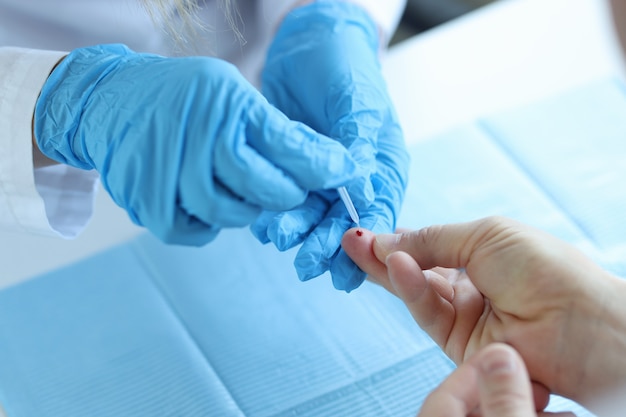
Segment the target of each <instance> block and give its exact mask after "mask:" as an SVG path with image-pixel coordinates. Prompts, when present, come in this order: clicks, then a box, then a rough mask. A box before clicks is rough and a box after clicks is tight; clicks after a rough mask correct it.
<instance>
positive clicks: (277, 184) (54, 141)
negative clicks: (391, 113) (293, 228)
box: [35, 45, 360, 245]
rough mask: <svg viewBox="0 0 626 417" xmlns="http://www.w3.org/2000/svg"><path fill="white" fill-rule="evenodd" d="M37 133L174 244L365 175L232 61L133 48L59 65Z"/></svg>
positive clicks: (49, 151)
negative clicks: (286, 111)
mask: <svg viewBox="0 0 626 417" xmlns="http://www.w3.org/2000/svg"><path fill="white" fill-rule="evenodd" d="M35 137H36V139H37V143H38V145H39V147H40V149H41V150H42V152H43V153H44V154H45V155H47V156H48V157H50V158H52V159H55V160H57V161H60V162H63V163H66V164H69V165H72V166H75V167H78V168H82V169H96V170H97V171H98V172H99V173H100V175H101V179H102V183H103V185H104V187H105V189H106V190H107V191H108V192H109V193H110V194H111V197H112V198H113V200H114V201H115V202H116V203H117V204H118V205H120V206H121V207H122V208H124V209H125V210H126V211H127V212H128V214H129V216H130V218H131V219H132V220H133V221H134V222H135V223H137V224H139V225H142V226H145V227H147V228H148V229H149V230H150V231H152V232H153V233H154V234H155V235H156V236H158V237H159V238H161V239H162V240H164V241H165V242H168V243H182V244H189V245H202V244H205V243H207V242H209V241H210V240H212V239H213V238H214V237H215V235H216V234H217V233H218V231H219V230H220V229H221V228H223V227H239V226H243V225H247V224H250V223H251V222H252V221H253V220H254V219H255V218H256V217H257V216H258V215H259V213H260V212H261V211H262V210H263V209H270V210H288V209H291V208H293V207H295V206H297V205H299V204H301V203H302V202H304V201H305V200H306V198H307V196H308V193H309V190H320V189H324V188H335V187H337V186H339V185H348V184H349V183H350V182H351V181H352V180H354V179H355V178H357V177H358V176H359V175H360V174H359V167H358V166H357V164H356V162H355V161H354V158H353V157H352V156H351V155H350V153H349V152H348V151H347V150H346V149H345V147H344V146H342V145H341V144H338V143H337V142H336V141H335V140H332V139H330V138H328V137H324V136H322V135H320V134H318V133H316V132H315V131H313V130H312V129H311V128H309V127H307V126H305V125H304V124H302V123H300V122H295V121H291V120H289V119H288V118H287V117H286V116H285V115H284V114H283V113H281V112H280V111H279V110H277V109H276V108H275V107H274V106H272V105H270V104H269V103H268V102H267V100H266V99H265V98H264V97H263V96H262V95H261V94H260V92H258V91H257V90H256V89H255V88H254V87H252V85H250V84H249V83H248V82H247V81H246V80H245V79H244V78H243V77H242V76H241V74H240V73H239V72H238V71H237V69H236V68H235V67H234V66H232V65H231V64H228V63H226V62H225V61H221V60H218V59H214V58H206V57H189V58H165V57H161V56H158V55H152V54H138V53H135V52H133V51H131V50H130V49H128V48H127V47H125V46H123V45H100V46H95V47H90V48H80V49H77V50H75V51H72V52H71V53H70V54H69V55H68V56H67V57H66V58H65V59H64V60H63V61H62V62H61V63H60V64H59V65H58V66H57V68H56V69H55V70H54V71H53V72H52V74H51V75H50V77H49V79H48V80H47V82H46V83H45V85H44V87H43V89H42V92H41V94H40V97H39V99H38V101H37V105H36V109H35Z"/></svg>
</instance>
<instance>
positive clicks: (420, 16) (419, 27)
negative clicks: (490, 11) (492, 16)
mask: <svg viewBox="0 0 626 417" xmlns="http://www.w3.org/2000/svg"><path fill="white" fill-rule="evenodd" d="M495 1H499V0H408V1H407V7H406V10H405V12H404V15H403V17H402V20H401V22H400V26H399V27H398V30H397V31H396V34H395V36H394V37H393V39H392V41H391V43H397V42H400V41H402V40H404V39H406V38H408V37H411V36H413V35H416V34H418V33H420V32H423V31H425V30H428V29H431V28H433V27H435V26H437V25H440V24H442V23H445V22H447V21H448V20H451V19H454V18H455V17H458V16H461V15H463V14H465V13H467V12H470V11H472V10H474V9H476V8H479V7H482V6H484V5H486V4H489V3H493V2H495ZM500 1H501V0H500Z"/></svg>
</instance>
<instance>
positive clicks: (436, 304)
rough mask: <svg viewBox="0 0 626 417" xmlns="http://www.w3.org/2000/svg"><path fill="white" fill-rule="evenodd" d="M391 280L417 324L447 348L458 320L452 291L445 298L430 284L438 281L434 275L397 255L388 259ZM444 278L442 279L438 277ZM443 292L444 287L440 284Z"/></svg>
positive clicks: (403, 255) (403, 254) (410, 258)
mask: <svg viewBox="0 0 626 417" xmlns="http://www.w3.org/2000/svg"><path fill="white" fill-rule="evenodd" d="M386 263H387V270H388V271H389V280H390V282H391V285H392V286H393V288H394V289H395V293H396V294H397V295H398V297H400V298H401V299H402V301H404V303H405V304H406V306H407V307H408V309H409V311H410V312H411V315H412V316H413V318H414V319H415V321H416V322H417V323H418V324H419V325H420V327H421V328H422V329H424V330H425V331H426V332H427V333H428V334H429V335H430V336H431V337H432V338H433V340H435V342H437V343H438V344H439V345H440V346H444V345H445V343H446V341H447V339H448V336H449V334H450V330H451V329H452V326H453V324H454V320H455V316H456V314H455V310H454V307H453V305H452V303H451V300H452V298H453V295H452V291H453V290H452V288H451V287H450V286H448V289H447V290H446V291H445V293H446V296H447V297H444V296H442V295H441V294H440V293H439V292H438V291H437V288H436V287H435V286H433V285H431V283H430V281H432V280H435V279H438V278H437V277H435V275H437V274H436V273H435V272H432V271H424V272H422V270H421V269H420V267H419V265H418V264H417V263H416V262H415V260H414V259H413V258H412V257H411V256H410V255H409V254H407V253H404V252H394V253H392V254H390V255H389V256H387V258H386ZM427 275H431V278H430V280H429V278H427ZM439 278H441V277H439ZM438 284H440V285H441V287H442V288H445V285H444V284H442V283H438Z"/></svg>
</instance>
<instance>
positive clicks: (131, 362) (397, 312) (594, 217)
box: [0, 80, 626, 417]
mask: <svg viewBox="0 0 626 417" xmlns="http://www.w3.org/2000/svg"><path fill="white" fill-rule="evenodd" d="M624 91H625V89H624V86H623V85H622V84H621V83H620V82H617V81H615V80H601V81H598V82H597V83H594V84H591V85H587V86H584V87H581V88H578V89H576V90H573V91H570V92H567V93H565V94H562V95H559V96H558V97H554V98H552V99H549V100H545V101H542V102H540V103H534V104H532V105H529V106H526V107H524V108H519V109H512V110H510V111H506V112H503V113H501V114H497V115H493V116H491V117H487V118H483V119H481V120H477V121H476V122H475V123H471V124H468V125H464V126H459V127H457V128H454V129H452V130H450V131H448V132H445V133H443V134H440V135H437V136H435V137H432V138H430V139H429V140H426V141H423V142H420V143H419V144H416V145H413V146H412V147H411V148H410V151H411V154H412V167H411V174H410V183H409V191H408V193H407V198H406V203H405V205H404V208H403V211H402V214H401V218H400V222H399V225H401V226H404V227H410V228H417V227H421V226H425V225H429V224H432V223H447V222H456V221H465V220H472V219H476V218H479V217H483V216H487V215H493V214H498V215H505V216H509V217H513V218H516V219H518V220H521V221H524V222H526V223H530V224H532V225H534V226H537V227H539V228H542V229H544V230H547V231H549V232H551V233H553V234H555V235H557V236H559V237H560V238H562V239H565V240H567V241H569V242H571V243H572V244H574V245H576V246H578V247H579V248H581V249H582V250H583V251H585V252H586V253H587V254H589V256H591V257H592V258H593V259H595V260H596V261H597V262H599V263H601V264H602V265H603V266H605V267H606V268H608V269H610V270H611V271H613V272H614V273H616V274H618V275H621V276H626V221H624V219H625V218H626V217H625V216H624V214H623V213H625V212H626V187H624V184H625V183H626V164H624V163H623V161H626V141H625V140H624V138H625V137H626V94H625V93H624ZM294 255H295V252H294V251H287V252H284V253H280V252H278V251H276V250H275V249H274V248H273V247H272V246H269V245H268V246H263V245H260V244H259V243H258V242H256V240H255V239H254V238H253V237H252V236H251V234H250V233H249V231H248V230H246V229H236V230H226V231H224V232H223V233H221V235H220V236H219V237H218V238H217V240H216V241H214V242H213V243H211V244H210V245H207V246H206V247H204V248H184V247H177V246H167V245H164V244H162V243H160V242H158V241H157V240H156V239H155V238H153V237H151V236H150V235H147V234H145V235H141V236H139V237H138V238H135V239H133V240H131V241H129V242H127V243H124V244H122V245H119V246H117V247H114V248H112V249H110V250H107V251H105V252H102V253H100V254H98V255H96V256H94V257H91V258H89V259H85V260H83V261H81V262H79V263H76V264H74V265H71V266H69V267H66V268H63V269H60V270H57V271H53V272H51V273H48V274H45V275H43V276H40V277H36V278H33V279H32V280H29V281H26V282H24V283H22V284H19V285H16V286H13V287H11V288H7V289H5V290H3V291H0V404H1V405H2V407H3V408H4V410H5V411H6V413H7V415H8V416H9V417H47V416H54V417H56V416H64V417H72V416H81V417H83V416H90V417H100V416H102V417H105V416H106V417H109V416H115V417H120V416H122V417H123V416H254V417H262V416H263V417H274V416H276V417H278V416H312V417H318V416H360V417H364V416H365V417H368V416H377V417H379V416H394V417H395V416H407V417H408V416H414V415H415V414H416V412H417V411H418V409H419V407H420V405H421V403H422V401H423V399H424V398H425V396H426V395H427V394H428V392H429V391H430V390H432V389H433V388H434V387H435V386H436V385H437V384H438V383H439V382H440V381H441V380H442V379H443V378H445V377H446V375H448V374H449V372H451V371H452V370H453V368H454V365H453V364H452V363H451V362H450V361H449V360H448V359H447V358H446V357H445V355H443V353H442V352H441V351H440V349H439V348H437V347H436V345H435V344H434V343H433V342H432V341H431V340H430V339H429V338H428V336H427V335H426V334H425V333H424V332H422V331H421V330H420V329H419V328H418V326H417V325H416V324H415V322H414V321H413V320H412V318H411V317H410V315H409V314H408V312H407V311H406V309H405V308H404V306H403V305H402V303H401V302H400V301H398V300H397V299H396V298H394V297H393V296H391V295H389V294H388V293H386V292H385V291H384V290H382V289H381V288H379V287H377V286H375V285H373V284H369V283H365V284H364V285H363V286H362V287H360V288H359V289H358V290H356V291H353V292H352V293H350V294H346V293H343V292H339V291H336V290H334V289H333V288H332V285H331V282H330V279H329V277H328V276H322V277H320V278H317V279H315V280H312V281H309V282H306V283H301V282H299V281H298V279H297V276H296V273H295V270H294V268H293V266H292V262H293V258H294ZM551 407H552V408H553V409H570V408H573V409H574V410H575V411H576V412H577V413H578V415H579V416H586V415H589V414H588V413H587V412H586V411H585V410H583V409H582V408H580V407H578V406H576V405H575V404H573V403H569V402H567V401H565V400H563V399H561V398H557V397H555V398H554V399H553V403H552V405H551Z"/></svg>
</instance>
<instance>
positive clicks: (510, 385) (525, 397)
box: [418, 343, 574, 417]
mask: <svg viewBox="0 0 626 417" xmlns="http://www.w3.org/2000/svg"><path fill="white" fill-rule="evenodd" d="M478 415H480V416H482V417H537V416H538V415H539V416H548V415H551V416H562V417H565V416H574V415H573V414H571V413H560V414H548V413H539V414H537V412H536V411H535V409H534V405H533V397H532V391H531V386H530V381H529V379H528V372H527V371H526V366H525V365H524V362H523V361H522V358H521V357H520V356H519V354H518V353H517V352H516V351H515V349H513V348H511V347H510V346H508V345H505V344H501V343H494V344H491V345H488V346H486V347H484V348H482V349H481V350H480V351H478V352H477V353H476V354H475V355H474V356H472V357H471V358H469V359H468V360H467V361H466V362H465V363H463V364H461V365H460V366H459V367H458V368H457V369H456V370H455V371H454V372H453V373H452V374H451V375H450V376H449V377H448V378H447V379H446V380H445V381H444V382H443V383H442V384H441V385H440V386H439V387H438V388H436V389H435V390H434V391H433V392H432V393H431V394H430V395H429V396H428V397H427V398H426V400H425V401H424V404H423V405H422V409H421V410H420V413H419V414H418V417H439V416H441V417H443V416H446V417H466V416H478Z"/></svg>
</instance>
